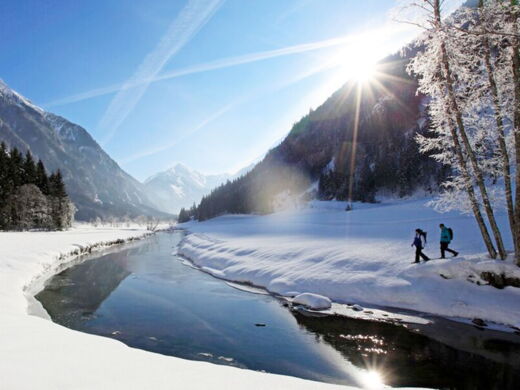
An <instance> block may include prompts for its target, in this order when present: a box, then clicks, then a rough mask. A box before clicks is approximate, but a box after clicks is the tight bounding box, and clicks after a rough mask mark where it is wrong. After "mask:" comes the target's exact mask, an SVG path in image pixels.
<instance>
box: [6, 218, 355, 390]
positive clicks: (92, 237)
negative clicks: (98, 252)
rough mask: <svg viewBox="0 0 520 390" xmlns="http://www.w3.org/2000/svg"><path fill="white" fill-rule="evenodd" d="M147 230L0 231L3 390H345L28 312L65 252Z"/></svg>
mask: <svg viewBox="0 0 520 390" xmlns="http://www.w3.org/2000/svg"><path fill="white" fill-rule="evenodd" d="M144 234H146V231H145V230H143V229H139V228H135V227H131V228H127V229H121V228H113V229H111V228H99V229H96V228H92V227H82V228H76V229H73V230H70V231H66V232H23V233H15V232H11V233H0V307H1V308H2V310H1V311H0V324H1V326H0V345H1V348H0V357H1V361H2V364H0V388H1V389H6V390H7V389H19V390H23V389H27V390H29V389H30V390H33V389H49V390H60V389H63V390H65V389H67V390H68V389H78V388H82V389H125V390H128V389H174V388H175V389H243V388H244V387H245V386H247V388H248V389H280V390H281V389H284V390H286V389H287V390H289V389H294V390H304V389H309V390H310V389H322V388H323V389H347V387H344V386H334V385H327V384H324V383H317V382H310V381H305V380H302V379H297V378H292V377H284V376H280V375H272V374H265V373H260V372H256V371H249V370H243V369H238V368H234V367H229V366H221V365H214V364H210V363H205V362H195V361H189V360H184V359H179V358H174V357H169V356H164V355H160V354H155V353H150V352H146V351H143V350H139V349H135V348H130V347H128V346H126V345H124V344H123V343H121V342H119V341H116V340H113V339H109V338H104V337H99V336H93V335H90V334H86V333H81V332H77V331H74V330H71V329H68V328H65V327H63V326H59V325H57V324H54V323H53V322H51V321H50V320H48V319H44V318H40V317H36V316H31V315H29V314H28V312H27V311H28V298H29V299H30V298H31V294H32V293H33V292H35V291H33V288H34V278H35V277H38V278H37V280H39V281H42V280H43V278H42V276H43V277H50V276H52V274H53V273H54V272H55V271H56V270H57V269H58V267H59V266H61V265H63V263H64V261H67V259H68V258H67V257H64V258H63V257H61V256H60V255H61V254H68V253H71V252H74V251H78V249H80V248H82V247H88V246H91V245H95V244H96V243H102V242H110V241H115V240H118V239H130V238H133V237H139V236H142V235H144ZM28 242H30V245H27V243H28ZM28 287H29V288H28ZM30 301H33V302H34V299H30Z"/></svg>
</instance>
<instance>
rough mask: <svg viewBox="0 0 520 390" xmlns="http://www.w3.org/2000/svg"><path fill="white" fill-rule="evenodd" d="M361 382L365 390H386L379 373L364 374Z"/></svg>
mask: <svg viewBox="0 0 520 390" xmlns="http://www.w3.org/2000/svg"><path fill="white" fill-rule="evenodd" d="M361 382H362V385H363V387H364V388H365V389H370V390H376V389H384V387H385V384H384V383H383V378H381V375H380V374H379V373H378V372H377V371H367V372H365V373H363V374H362V376H361Z"/></svg>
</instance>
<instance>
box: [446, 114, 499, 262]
mask: <svg viewBox="0 0 520 390" xmlns="http://www.w3.org/2000/svg"><path fill="white" fill-rule="evenodd" d="M448 116H450V114H448ZM449 128H450V133H451V137H452V139H453V145H454V147H455V151H456V154H457V159H458V161H459V165H460V171H461V173H462V178H463V179H464V183H465V185H466V192H467V193H468V197H469V200H470V203H471V210H472V211H473V215H474V216H475V219H476V220H477V224H478V227H479V229H480V234H481V235H482V239H483V240H484V244H485V245H486V248H487V250H488V254H489V256H490V257H491V258H492V259H496V257H497V251H496V249H495V247H494V246H493V242H492V241H491V237H490V235H489V232H488V229H487V226H486V223H485V222H484V218H483V217H482V213H481V211H480V206H479V204H478V200H477V196H476V195H475V189H474V188H473V183H472V182H471V176H470V174H469V170H468V164H467V162H466V159H465V158H464V154H463V153H462V146H461V145H460V141H459V136H458V135H457V130H456V128H455V123H453V119H451V116H450V119H449Z"/></svg>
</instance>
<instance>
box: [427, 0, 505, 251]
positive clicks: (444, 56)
mask: <svg viewBox="0 0 520 390" xmlns="http://www.w3.org/2000/svg"><path fill="white" fill-rule="evenodd" d="M439 1H440V0H434V6H435V8H434V12H435V23H436V24H437V26H438V28H440V27H441V15H440V4H439ZM441 64H442V68H443V70H444V77H445V81H446V88H447V90H448V101H449V105H450V109H451V111H452V112H453V114H454V115H455V120H456V123H457V127H458V129H459V133H460V135H461V138H462V143H463V145H464V148H465V151H466V153H467V155H468V157H469V160H470V162H471V166H472V168H473V172H474V175H475V179H476V182H477V186H478V187H479V189H480V193H481V196H482V203H483V204H484V210H485V211H486V215H487V217H488V221H489V224H490V225H491V230H492V231H493V235H494V237H495V241H496V244H497V249H498V253H499V255H500V258H501V259H502V260H503V259H505V258H506V257H507V253H506V251H505V248H504V243H503V241H502V235H501V234H500V229H499V228H498V224H497V222H496V219H495V215H494V212H493V208H492V207H491V202H490V201H489V196H488V193H487V188H486V185H485V183H484V175H483V174H482V170H481V169H480V167H479V165H478V161H477V157H476V156H475V152H474V151H473V148H472V147H471V144H470V142H469V139H468V135H467V133H466V128H465V126H464V122H463V120H462V114H461V112H460V108H459V106H458V104H457V100H456V98H455V89H454V87H453V85H454V81H453V79H452V76H451V70H450V64H449V61H448V53H447V50H446V45H445V44H444V43H442V44H441Z"/></svg>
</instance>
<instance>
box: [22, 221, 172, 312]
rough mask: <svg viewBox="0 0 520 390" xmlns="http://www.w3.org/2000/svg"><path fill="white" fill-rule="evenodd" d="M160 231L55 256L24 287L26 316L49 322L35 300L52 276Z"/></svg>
mask: <svg viewBox="0 0 520 390" xmlns="http://www.w3.org/2000/svg"><path fill="white" fill-rule="evenodd" d="M166 230H167V229H162V230H158V231H153V232H151V231H150V232H143V233H141V234H140V235H137V236H132V237H127V238H124V239H123V238H117V239H114V240H109V241H98V242H94V243H91V244H87V245H85V246H79V247H78V248H77V249H73V250H71V251H68V252H63V253H60V254H59V255H57V256H55V258H56V261H55V262H52V263H51V264H49V265H44V267H43V270H42V271H41V272H40V273H39V274H36V275H35V276H34V277H33V278H32V279H31V280H30V281H29V282H28V283H27V284H26V285H25V286H24V287H23V293H24V295H25V298H26V299H27V314H29V315H33V316H37V317H41V318H44V319H46V320H49V321H50V320H51V317H50V316H49V313H47V311H46V310H45V308H44V307H43V306H42V304H41V303H40V301H38V300H37V299H36V295H37V294H38V293H39V292H41V291H42V290H43V289H44V288H45V283H46V282H47V281H48V280H49V279H50V278H52V277H53V276H54V275H56V274H58V273H60V272H62V271H64V270H66V269H67V268H70V267H73V266H75V265H78V264H81V263H83V262H85V261H87V260H89V259H90V258H91V257H92V256H96V255H97V256H99V255H101V254H103V252H105V251H106V252H107V253H108V252H109V251H111V250H117V249H119V247H120V246H122V245H126V244H129V243H131V242H136V241H141V240H144V239H146V238H148V237H151V236H152V235H154V234H156V233H159V232H160V231H166Z"/></svg>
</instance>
